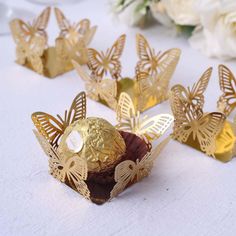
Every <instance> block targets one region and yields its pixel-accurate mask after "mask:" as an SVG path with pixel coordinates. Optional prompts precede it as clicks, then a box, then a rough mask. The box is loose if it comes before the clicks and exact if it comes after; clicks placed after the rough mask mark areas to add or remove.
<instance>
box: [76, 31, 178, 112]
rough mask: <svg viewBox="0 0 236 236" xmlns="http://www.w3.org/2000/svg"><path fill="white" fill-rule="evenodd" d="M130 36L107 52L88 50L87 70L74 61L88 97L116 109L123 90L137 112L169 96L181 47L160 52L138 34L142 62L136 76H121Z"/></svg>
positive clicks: (139, 57)
mask: <svg viewBox="0 0 236 236" xmlns="http://www.w3.org/2000/svg"><path fill="white" fill-rule="evenodd" d="M125 39H126V35H121V36H120V37H119V38H118V39H117V40H116V41H115V43H114V44H113V45H112V47H111V48H109V49H107V51H105V52H98V51H97V50H95V49H91V48H89V49H88V63H87V65H88V69H89V72H87V71H86V70H85V69H84V68H82V67H81V66H80V65H79V64H78V63H76V62H74V63H73V64H74V67H75V68H76V70H77V72H78V75H79V77H81V79H82V80H83V81H84V82H85V88H86V92H87V95H88V97H90V98H91V99H93V100H95V101H98V102H100V103H102V104H105V105H107V106H108V107H110V108H111V109H113V110H116V107H117V103H118V99H119V97H120V94H121V93H122V92H126V93H128V94H129V96H130V97H131V99H132V101H133V103H134V107H135V110H136V111H140V112H143V111H145V110H147V109H149V108H151V107H153V106H155V105H156V104H159V103H161V102H163V101H165V100H166V99H168V96H167V94H168V93H167V91H168V89H169V82H170V79H171V77H172V75H173V73H174V71H175V68H176V66H177V64H178V61H179V57H180V54H181V51H180V49H177V48H173V49H170V50H167V51H165V52H163V53H161V52H158V53H156V52H155V50H154V49H152V48H151V47H150V45H149V43H148V41H147V40H146V39H145V37H144V36H143V35H141V34H137V37H136V45H137V54H138V62H137V65H136V68H135V76H134V78H129V77H124V76H123V75H121V62H120V58H121V55H122V52H123V49H124V45H125Z"/></svg>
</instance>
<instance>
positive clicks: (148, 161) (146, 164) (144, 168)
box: [137, 137, 170, 182]
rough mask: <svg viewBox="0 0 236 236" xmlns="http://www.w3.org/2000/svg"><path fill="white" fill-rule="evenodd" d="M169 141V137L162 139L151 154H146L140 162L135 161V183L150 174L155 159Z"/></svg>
mask: <svg viewBox="0 0 236 236" xmlns="http://www.w3.org/2000/svg"><path fill="white" fill-rule="evenodd" d="M169 141H170V137H168V138H166V139H164V140H163V141H162V142H161V143H160V144H158V145H157V146H156V147H155V148H153V149H152V151H151V152H148V153H147V154H146V155H145V156H144V157H143V158H142V159H141V161H137V182H138V181H140V180H141V179H143V178H144V177H147V176H148V175H149V174H150V172H151V170H152V168H153V164H154V161H155V159H156V158H157V157H158V156H159V154H160V152H161V151H162V150H163V148H164V147H165V146H166V145H167V143H168V142H169Z"/></svg>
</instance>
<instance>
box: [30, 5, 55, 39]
mask: <svg viewBox="0 0 236 236" xmlns="http://www.w3.org/2000/svg"><path fill="white" fill-rule="evenodd" d="M50 12H51V8H50V7H47V8H46V9H44V10H43V11H42V13H41V14H40V15H39V16H38V18H37V19H36V20H35V21H34V22H33V28H34V32H35V34H36V35H34V36H41V37H44V38H45V40H47V33H46V31H45V29H46V28H47V26H48V21H49V18H50Z"/></svg>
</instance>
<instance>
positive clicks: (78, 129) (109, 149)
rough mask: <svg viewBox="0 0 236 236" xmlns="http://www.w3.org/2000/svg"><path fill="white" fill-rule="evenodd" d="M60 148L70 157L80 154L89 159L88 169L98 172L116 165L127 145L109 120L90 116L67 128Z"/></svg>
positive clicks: (79, 155) (81, 156)
mask: <svg viewBox="0 0 236 236" xmlns="http://www.w3.org/2000/svg"><path fill="white" fill-rule="evenodd" d="M76 137H77V138H76ZM58 150H59V152H61V153H63V154H64V155H66V156H68V157H69V156H75V155H78V157H79V158H82V159H85V160H87V166H88V171H95V172H96V171H101V170H104V169H105V168H107V167H109V168H111V167H114V165H115V164H116V163H118V161H119V160H120V159H121V157H122V155H124V154H125V150H126V146H125V142H124V140H123V138H122V136H121V135H120V133H119V132H118V131H117V130H116V129H115V127H114V126H112V125H111V124H110V123H109V122H107V121H106V120H104V119H101V118H97V117H89V118H86V119H81V120H78V121H76V122H74V123H73V124H71V125H69V126H68V127H67V128H66V130H65V133H64V134H63V136H62V139H61V142H60V144H59V147H58Z"/></svg>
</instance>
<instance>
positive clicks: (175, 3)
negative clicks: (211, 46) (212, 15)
mask: <svg viewBox="0 0 236 236" xmlns="http://www.w3.org/2000/svg"><path fill="white" fill-rule="evenodd" d="M161 2H162V4H163V5H164V7H165V10H166V12H167V14H168V15H169V17H170V18H171V19H172V20H173V21H174V22H175V24H178V25H193V26H195V25H197V24H198V23H199V15H198V14H197V12H196V11H195V7H196V3H197V2H198V0H161Z"/></svg>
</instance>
